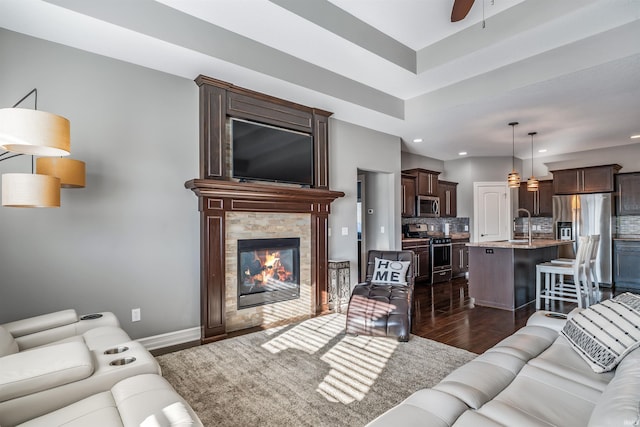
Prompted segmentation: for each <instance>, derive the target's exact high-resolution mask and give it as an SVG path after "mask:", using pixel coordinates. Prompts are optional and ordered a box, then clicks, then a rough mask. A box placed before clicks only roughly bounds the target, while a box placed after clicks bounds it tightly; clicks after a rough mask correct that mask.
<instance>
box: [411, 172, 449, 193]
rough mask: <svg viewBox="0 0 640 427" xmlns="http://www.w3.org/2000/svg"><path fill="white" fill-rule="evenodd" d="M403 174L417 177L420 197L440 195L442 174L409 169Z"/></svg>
mask: <svg viewBox="0 0 640 427" xmlns="http://www.w3.org/2000/svg"><path fill="white" fill-rule="evenodd" d="M402 173H403V174H407V175H411V176H415V177H416V181H417V192H418V196H437V195H438V175H440V172H435V171H430V170H426V169H407V170H404V171H402Z"/></svg>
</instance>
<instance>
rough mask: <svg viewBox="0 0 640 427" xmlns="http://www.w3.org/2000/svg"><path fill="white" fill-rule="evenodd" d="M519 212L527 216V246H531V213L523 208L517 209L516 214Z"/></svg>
mask: <svg viewBox="0 0 640 427" xmlns="http://www.w3.org/2000/svg"><path fill="white" fill-rule="evenodd" d="M520 211H523V212H526V213H527V215H528V216H529V246H531V212H529V211H528V210H526V209H525V208H518V210H517V212H520Z"/></svg>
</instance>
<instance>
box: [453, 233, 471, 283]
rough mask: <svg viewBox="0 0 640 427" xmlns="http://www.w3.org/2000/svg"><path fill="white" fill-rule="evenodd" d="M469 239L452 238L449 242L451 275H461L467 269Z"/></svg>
mask: <svg viewBox="0 0 640 427" xmlns="http://www.w3.org/2000/svg"><path fill="white" fill-rule="evenodd" d="M467 243H469V239H462V240H453V241H452V243H451V276H452V277H462V276H464V275H466V274H467V272H468V271H469V247H468V246H467Z"/></svg>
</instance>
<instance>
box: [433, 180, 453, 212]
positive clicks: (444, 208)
mask: <svg viewBox="0 0 640 427" xmlns="http://www.w3.org/2000/svg"><path fill="white" fill-rule="evenodd" d="M457 188H458V183H457V182H449V181H438V197H439V198H440V216H441V217H445V218H455V217H456V216H457V215H458V204H457V197H458V189H457Z"/></svg>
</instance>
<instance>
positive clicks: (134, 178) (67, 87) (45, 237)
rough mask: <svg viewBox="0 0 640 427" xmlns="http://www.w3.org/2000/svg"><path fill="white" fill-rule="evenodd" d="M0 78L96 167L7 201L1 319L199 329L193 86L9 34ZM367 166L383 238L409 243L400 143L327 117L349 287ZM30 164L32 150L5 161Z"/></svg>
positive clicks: (10, 99) (339, 253)
mask: <svg viewBox="0 0 640 427" xmlns="http://www.w3.org/2000/svg"><path fill="white" fill-rule="evenodd" d="M0 76H1V77H0V107H7V106H11V105H13V104H14V103H15V102H16V101H17V100H18V99H20V98H21V97H22V96H23V95H24V94H26V93H27V92H28V91H29V90H31V89H32V88H33V87H37V88H38V92H39V97H38V104H39V109H41V110H45V111H49V112H52V113H55V114H59V115H62V116H65V117H67V118H68V119H69V120H70V121H71V138H72V157H73V158H77V159H81V160H84V161H85V162H86V164H87V187H86V188H84V189H65V190H62V207H60V208H58V209H16V208H0V224H1V225H0V242H2V243H1V244H0V271H2V276H1V279H0V280H1V282H0V323H2V322H6V321H11V320H16V319H20V318H24V317H28V316H32V315H38V314H42V313H48V312H52V311H55V310H60V309H65V308H75V309H77V310H78V311H79V312H80V313H88V312H95V311H112V312H114V313H115V314H116V315H117V316H118V318H119V319H120V321H121V323H122V326H123V328H124V329H125V330H126V331H127V332H128V333H129V334H130V335H131V336H132V338H142V337H148V336H153V335H157V334H161V333H166V332H172V331H179V330H182V329H187V328H192V327H196V326H199V323H200V321H199V314H200V296H199V289H200V253H199V215H198V211H197V198H196V197H195V196H194V195H193V193H192V192H191V191H189V190H186V189H185V188H184V182H185V181H187V180H189V179H191V178H195V177H197V174H198V90H197V86H196V85H195V83H194V82H193V81H192V80H189V79H183V78H180V77H175V76H171V75H168V74H164V73H160V72H156V71H153V70H149V69H146V68H142V67H139V66H135V65H131V64H128V63H125V62H120V61H116V60H112V59H108V58H104V57H101V56H98V55H94V54H90V53H86V52H83V51H80V50H76V49H72V48H68V47H64V46H61V45H57V44H54V43H50V42H45V41H42V40H38V39H35V38H31V37H28V36H24V35H20V34H17V33H13V32H9V31H6V30H2V29H0ZM194 77H195V76H194ZM272 95H274V96H278V94H277V93H274V94H272ZM30 102H31V103H29V104H25V106H26V107H27V108H32V106H33V103H32V101H31V100H30ZM359 169H361V170H364V171H368V172H370V173H372V174H373V175H372V176H373V177H374V178H373V184H374V185H375V186H376V187H377V188H378V189H379V190H380V191H379V192H378V193H377V194H374V196H372V197H370V198H369V200H368V202H369V203H371V204H372V205H373V206H374V207H375V218H374V219H373V223H374V224H375V225H376V229H377V230H378V234H379V235H378V236H374V237H375V240H376V241H377V243H378V244H380V245H383V244H384V245H386V246H388V247H389V248H391V249H393V248H398V247H400V227H401V226H400V193H399V189H400V138H398V137H395V136H391V135H387V134H382V133H379V132H375V131H372V130H369V129H365V128H362V127H359V126H355V125H351V124H348V123H345V122H341V121H339V120H335V119H331V124H330V174H331V176H330V182H331V188H332V189H334V190H340V191H344V192H345V193H346V196H345V197H344V198H341V199H338V200H337V201H336V202H335V203H333V204H332V207H331V209H332V214H331V216H330V228H331V229H332V235H331V237H330V240H329V257H330V258H333V259H339V258H340V259H348V260H349V261H351V264H352V266H354V268H352V273H351V275H352V276H351V277H352V279H351V281H352V284H355V283H356V282H357V271H356V270H357V268H355V267H356V266H357V230H356V196H357V193H356V188H357V187H356V185H357V184H356V182H357V173H358V170H359ZM29 171H30V159H29V158H27V157H20V158H16V159H11V160H8V161H5V162H1V163H0V172H2V173H4V172H29ZM380 226H384V227H385V233H380V228H379V227H380ZM342 227H348V230H349V234H348V235H347V236H342V235H341V229H342ZM137 307H140V308H141V312H142V321H140V322H136V323H132V322H131V321H130V319H131V309H132V308H137Z"/></svg>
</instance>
